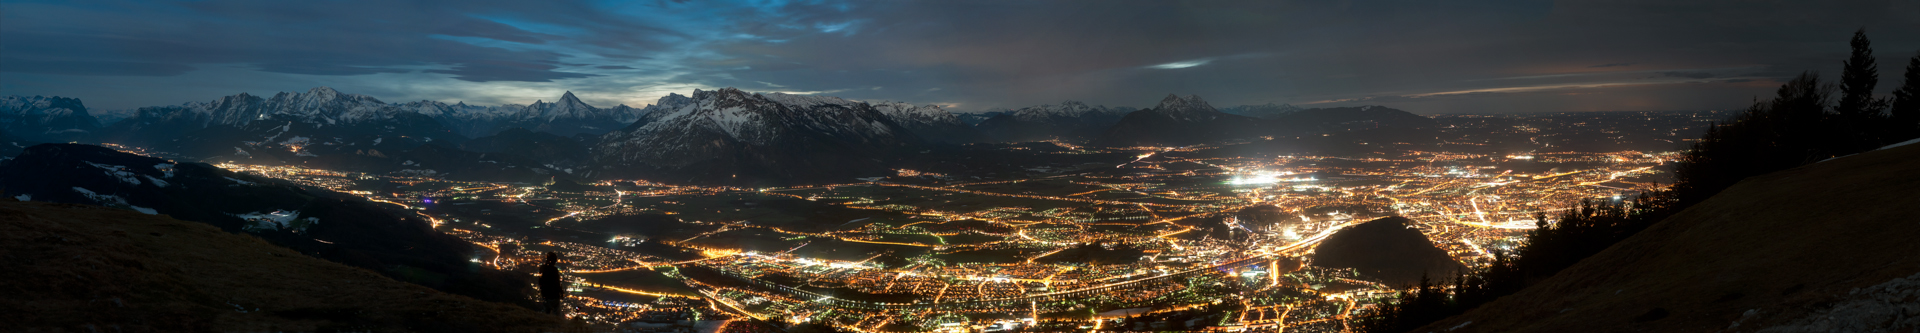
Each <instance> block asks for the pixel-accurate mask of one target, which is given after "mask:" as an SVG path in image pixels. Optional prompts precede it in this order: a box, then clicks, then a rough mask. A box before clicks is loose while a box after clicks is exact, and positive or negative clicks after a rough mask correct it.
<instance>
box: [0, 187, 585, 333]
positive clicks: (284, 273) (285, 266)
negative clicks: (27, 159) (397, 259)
mask: <svg viewBox="0 0 1920 333" xmlns="http://www.w3.org/2000/svg"><path fill="white" fill-rule="evenodd" d="M0 293H4V294H5V295H6V296H5V297H0V322H5V323H6V324H5V325H6V326H7V327H9V328H8V329H7V330H12V329H24V330H26V331H66V332H155V331H158V332H212V331H217V332H271V331H295V332H311V331H377V332H392V331H425V332H534V331H555V330H558V329H559V328H562V326H561V324H562V323H561V320H560V319H559V318H558V317H554V316H548V315H544V314H540V313H537V312H534V311H532V310H527V309H524V308H519V307H514V306H509V305H503V304H498V303H489V302H482V301H477V300H474V299H471V298H467V297H464V296H455V295H449V294H445V293H441V292H438V291H434V290H432V289H428V288H426V287H421V286H418V285H413V284H407V283H402V282H398V281H394V280H392V279H389V278H386V277H383V276H381V275H379V274H376V273H373V272H371V271H367V270H364V269H359V268H354V267H349V266H346V265H341V264H337V263H333V262H329V261H324V260H320V259H315V258H312V257H308V256H305V255H301V254H299V253H298V252H294V251H292V250H289V249H286V248H282V247H277V246H273V245H271V244H268V243H266V242H265V241H262V240H260V239H259V238H255V237H251V236H244V235H236V234H230V233H226V232H222V231H220V230H219V229H217V228H214V227H213V226H209V225H207V224H204V223H197V222H187V221H180V220H175V219H173V218H169V217H165V216H156V215H146V214H141V213H138V212H134V211H130V210H123V209H114V208H105V207H99V206H89V205H76V204H53V203H38V202H18V201H15V200H13V199H11V198H0Z"/></svg>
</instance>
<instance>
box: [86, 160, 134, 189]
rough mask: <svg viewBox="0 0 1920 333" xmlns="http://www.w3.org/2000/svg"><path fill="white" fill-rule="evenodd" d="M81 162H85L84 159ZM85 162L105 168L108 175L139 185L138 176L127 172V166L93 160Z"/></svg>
mask: <svg viewBox="0 0 1920 333" xmlns="http://www.w3.org/2000/svg"><path fill="white" fill-rule="evenodd" d="M82 162H85V161H82ZM86 163H87V165H92V166H93V167H95V168H100V169H101V170H106V171H107V172H106V173H107V176H109V177H114V178H119V179H120V181H123V182H127V183H128V184H134V185H140V178H138V177H134V173H132V172H128V171H127V167H123V166H118V165H112V164H100V163H93V162H86Z"/></svg>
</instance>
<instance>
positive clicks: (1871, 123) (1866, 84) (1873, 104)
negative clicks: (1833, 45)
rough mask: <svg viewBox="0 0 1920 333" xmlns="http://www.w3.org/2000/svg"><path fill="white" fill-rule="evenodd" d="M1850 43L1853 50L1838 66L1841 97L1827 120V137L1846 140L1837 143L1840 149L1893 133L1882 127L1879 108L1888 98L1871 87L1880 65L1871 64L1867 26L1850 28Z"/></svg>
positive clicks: (1866, 145) (1861, 146)
mask: <svg viewBox="0 0 1920 333" xmlns="http://www.w3.org/2000/svg"><path fill="white" fill-rule="evenodd" d="M1852 45H1853V53H1852V55H1851V56H1849V57H1848V58H1847V60H1846V61H1845V62H1843V63H1842V65H1843V66H1844V67H1843V68H1842V69H1841V70H1840V101H1839V104H1837V105H1834V108H1833V111H1834V113H1835V116H1836V117H1835V119H1831V120H1830V121H1829V122H1828V126H1827V128H1829V129H1830V130H1831V132H1829V133H1828V134H1827V135H1828V136H1827V137H1829V138H1832V139H1836V140H1846V141H1845V142H1844V143H1839V144H1837V146H1839V147H1840V148H1841V149H1846V150H1865V149H1870V148H1874V147H1879V146H1880V145H1883V144H1885V143H1887V142H1888V141H1887V140H1891V139H1892V138H1893V137H1894V135H1893V133H1889V132H1888V131H1886V130H1884V129H1885V128H1886V123H1885V120H1886V119H1885V118H1886V117H1885V116H1884V115H1882V114H1881V112H1880V110H1881V109H1885V108H1886V105H1887V100H1885V99H1879V98H1874V97H1873V88H1874V87H1875V86H1878V85H1879V84H1880V66H1879V65H1876V64H1874V60H1873V43H1872V42H1871V41H1868V40H1867V30H1866V29H1860V30H1858V31H1854V32H1853V42H1852Z"/></svg>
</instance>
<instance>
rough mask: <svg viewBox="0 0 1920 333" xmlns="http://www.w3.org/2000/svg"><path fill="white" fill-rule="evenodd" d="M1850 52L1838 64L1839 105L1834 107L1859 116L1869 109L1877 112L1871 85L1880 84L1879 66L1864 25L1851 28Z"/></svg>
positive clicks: (1846, 113) (1839, 111) (1876, 102)
mask: <svg viewBox="0 0 1920 333" xmlns="http://www.w3.org/2000/svg"><path fill="white" fill-rule="evenodd" d="M1852 45H1853V54H1852V56H1849V57H1847V60H1846V61H1845V62H1842V63H1841V64H1842V65H1844V66H1845V67H1844V68H1843V69H1841V70H1840V93H1841V95H1840V105H1838V106H1837V107H1835V108H1834V111H1835V112H1837V113H1839V114H1840V115H1841V116H1844V117H1861V116H1864V115H1865V114H1867V113H1869V112H1872V113H1878V112H1877V111H1879V110H1876V108H1874V104H1878V103H1879V101H1878V100H1876V99H1874V98H1873V87H1874V86H1876V85H1879V84H1880V66H1879V65H1876V64H1874V61H1873V43H1872V42H1871V41H1868V40H1867V29H1860V30H1858V31H1854V32H1853V42H1852Z"/></svg>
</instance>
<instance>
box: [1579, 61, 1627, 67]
mask: <svg viewBox="0 0 1920 333" xmlns="http://www.w3.org/2000/svg"><path fill="white" fill-rule="evenodd" d="M1626 66H1633V63H1631V62H1616V63H1611V64H1599V65H1593V66H1587V68H1607V67H1626Z"/></svg>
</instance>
